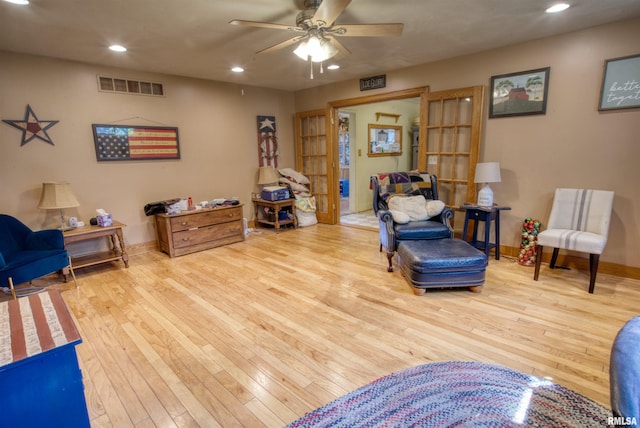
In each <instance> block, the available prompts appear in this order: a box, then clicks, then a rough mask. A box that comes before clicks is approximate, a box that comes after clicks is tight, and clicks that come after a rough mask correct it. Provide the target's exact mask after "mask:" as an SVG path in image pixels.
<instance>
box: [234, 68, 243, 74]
mask: <svg viewBox="0 0 640 428" xmlns="http://www.w3.org/2000/svg"><path fill="white" fill-rule="evenodd" d="M231 71H233V72H234V73H242V72H243V71H244V68H242V67H233V68H232V69H231Z"/></svg>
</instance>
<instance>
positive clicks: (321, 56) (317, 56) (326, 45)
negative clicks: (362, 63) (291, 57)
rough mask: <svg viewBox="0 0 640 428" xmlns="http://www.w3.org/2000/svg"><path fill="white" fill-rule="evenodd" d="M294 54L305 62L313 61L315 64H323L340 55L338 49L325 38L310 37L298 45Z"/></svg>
mask: <svg viewBox="0 0 640 428" xmlns="http://www.w3.org/2000/svg"><path fill="white" fill-rule="evenodd" d="M293 53H294V54H296V56H298V57H299V58H300V59H303V60H304V61H308V60H309V59H311V61H313V62H323V61H326V60H328V59H329V58H331V57H334V56H335V55H336V54H337V53H338V49H336V47H335V46H333V45H332V44H331V42H330V41H329V40H328V39H325V38H324V37H318V36H316V35H309V37H307V39H305V40H303V41H302V42H301V43H300V44H299V45H298V47H297V48H296V49H295V50H294V51H293Z"/></svg>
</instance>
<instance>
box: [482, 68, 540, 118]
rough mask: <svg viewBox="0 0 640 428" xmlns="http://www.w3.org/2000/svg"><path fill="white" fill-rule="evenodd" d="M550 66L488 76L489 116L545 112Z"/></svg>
mask: <svg viewBox="0 0 640 428" xmlns="http://www.w3.org/2000/svg"><path fill="white" fill-rule="evenodd" d="M550 70H551V67H546V68H539V69H536V70H528V71H520V72H518V73H510V74H501V75H499V76H492V77H491V102H490V105H489V117H490V118H496V117H511V116H526V115H531V114H546V112H547V93H548V91H549V72H550Z"/></svg>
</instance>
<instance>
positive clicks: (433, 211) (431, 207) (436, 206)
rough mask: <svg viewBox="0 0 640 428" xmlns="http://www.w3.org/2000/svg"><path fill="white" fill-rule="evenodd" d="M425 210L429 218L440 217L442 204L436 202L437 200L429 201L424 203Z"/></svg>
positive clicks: (438, 201)
mask: <svg viewBox="0 0 640 428" xmlns="http://www.w3.org/2000/svg"><path fill="white" fill-rule="evenodd" d="M425 206H426V209H427V215H428V216H429V218H432V217H435V216H437V215H440V213H441V212H442V210H444V202H442V201H440V200H437V199H435V200H434V199H430V200H428V201H427V202H426V204H425Z"/></svg>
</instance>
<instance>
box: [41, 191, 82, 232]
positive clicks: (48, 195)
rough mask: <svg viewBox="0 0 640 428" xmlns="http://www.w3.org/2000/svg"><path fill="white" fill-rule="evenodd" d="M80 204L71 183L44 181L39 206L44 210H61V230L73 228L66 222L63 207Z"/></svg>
mask: <svg viewBox="0 0 640 428" xmlns="http://www.w3.org/2000/svg"><path fill="white" fill-rule="evenodd" d="M78 206H80V203H79V202H78V200H77V199H76V197H75V195H74V194H73V192H72V191H71V185H70V184H69V183H67V182H62V183H50V182H45V183H42V195H41V196H40V203H39V204H38V208H41V209H44V210H54V209H56V210H60V230H63V231H64V230H69V229H73V228H71V227H68V226H67V225H66V224H65V222H64V216H63V215H62V209H63V208H72V207H78Z"/></svg>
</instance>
